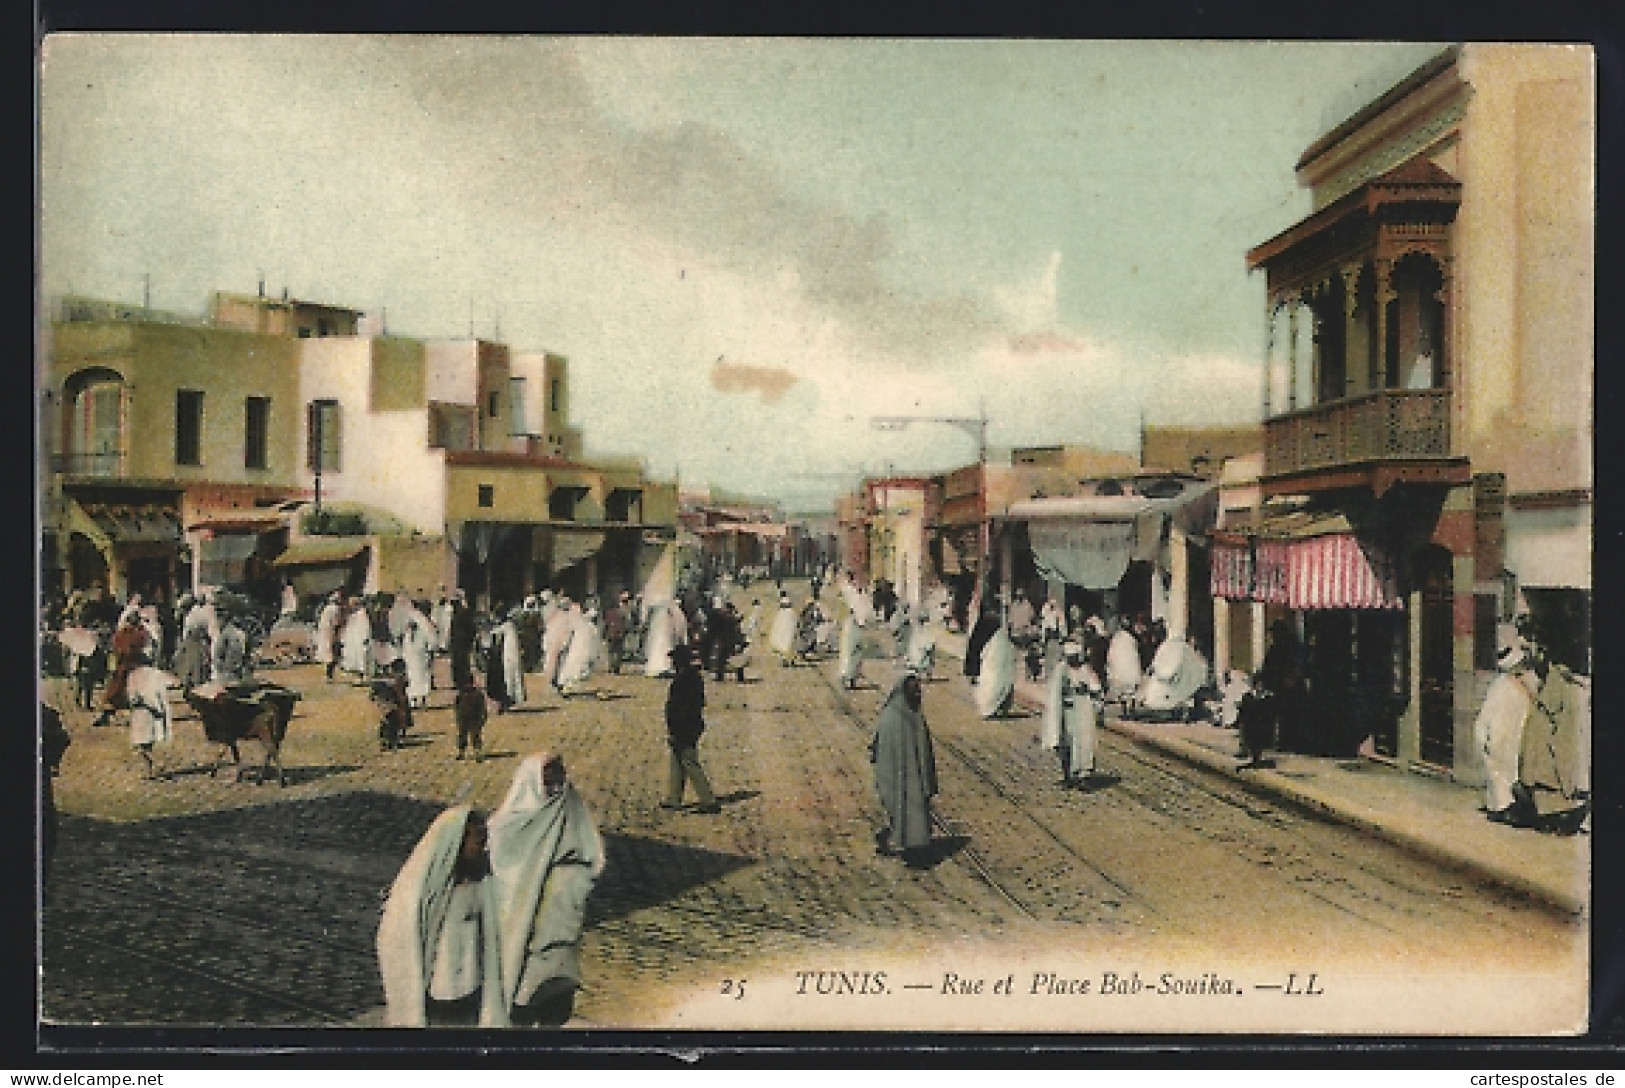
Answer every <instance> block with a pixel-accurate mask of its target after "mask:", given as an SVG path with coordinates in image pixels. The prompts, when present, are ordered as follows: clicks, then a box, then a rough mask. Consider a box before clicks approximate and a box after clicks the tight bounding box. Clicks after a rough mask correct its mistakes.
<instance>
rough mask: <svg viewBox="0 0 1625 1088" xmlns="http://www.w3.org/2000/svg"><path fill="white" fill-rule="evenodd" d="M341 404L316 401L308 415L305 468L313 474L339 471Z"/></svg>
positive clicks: (312, 403)
mask: <svg viewBox="0 0 1625 1088" xmlns="http://www.w3.org/2000/svg"><path fill="white" fill-rule="evenodd" d="M340 438H341V435H340V420H339V402H338V401H336V400H314V401H311V402H310V406H309V408H308V410H307V413H306V421H305V439H306V441H305V467H306V468H308V469H310V470H311V471H312V472H337V471H339V451H340V450H341V448H342V445H341V441H340Z"/></svg>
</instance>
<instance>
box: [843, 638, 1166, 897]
mask: <svg viewBox="0 0 1625 1088" xmlns="http://www.w3.org/2000/svg"><path fill="white" fill-rule="evenodd" d="M817 671H818V676H819V679H820V680H822V681H823V683H824V685H825V687H826V688H827V689H828V690H829V693H830V696H831V701H832V702H833V704H834V705H835V707H836V708H837V710H839V712H840V714H841V716H842V718H843V719H845V720H846V722H847V723H848V724H849V725H851V726H852V727H853V728H855V729H857V730H858V731H859V732H860V733H866V732H867V731H868V729H869V726H868V724H867V723H866V722H864V721H863V720H862V719H861V718H860V717H859V716H858V714H857V711H856V710H855V709H854V708H853V707H852V704H851V700H850V699H848V698H846V696H845V693H844V692H842V691H841V689H840V688H839V687H838V686H837V685H836V684H835V683H833V682H832V681H831V680H830V677H829V675H828V674H827V673H826V672H825V671H824V670H823V669H822V668H820V669H818V670H817ZM931 740H932V747H933V748H935V749H937V750H939V751H944V752H946V753H947V754H948V755H949V756H951V757H952V758H953V759H954V760H955V762H957V763H958V764H959V765H960V766H961V767H963V768H964V769H965V770H966V771H967V772H968V773H970V774H971V776H972V777H974V778H975V779H976V780H977V781H978V782H979V783H981V784H982V785H983V786H985V787H987V789H988V790H989V791H991V792H992V793H993V794H994V795H995V796H996V797H997V798H998V799H999V800H1000V801H1001V802H1003V803H1005V804H1006V805H1008V806H1009V807H1010V809H1011V810H1012V811H1013V812H1015V813H1018V814H1020V816H1022V817H1023V818H1024V819H1025V821H1026V822H1027V823H1028V824H1030V825H1031V826H1032V827H1034V828H1036V829H1037V830H1038V831H1039V832H1040V833H1042V835H1043V836H1044V838H1045V839H1047V840H1048V841H1049V842H1051V843H1052V844H1053V845H1054V846H1055V847H1057V848H1058V849H1060V850H1061V851H1062V852H1063V853H1064V854H1065V855H1066V856H1067V857H1068V858H1069V859H1071V860H1072V861H1075V862H1077V863H1078V864H1080V865H1082V866H1083V867H1084V868H1085V869H1087V870H1088V871H1089V872H1091V873H1093V874H1095V875H1096V876H1097V877H1099V878H1100V879H1101V880H1102V881H1103V882H1105V884H1107V885H1108V886H1109V887H1111V888H1112V889H1113V890H1114V891H1116V892H1117V893H1118V894H1119V895H1121V896H1122V897H1123V898H1124V900H1126V901H1131V902H1134V903H1135V904H1137V905H1138V906H1139V907H1141V908H1142V909H1143V910H1145V911H1146V913H1148V914H1150V915H1153V916H1157V915H1160V914H1161V912H1160V911H1158V910H1157V908H1156V907H1155V906H1154V905H1153V904H1152V903H1151V902H1150V901H1149V900H1147V899H1146V898H1145V897H1144V896H1142V895H1140V894H1138V893H1136V892H1135V891H1134V890H1133V889H1132V888H1130V887H1129V886H1128V885H1127V884H1125V883H1124V882H1123V881H1122V880H1120V879H1118V878H1116V877H1114V876H1113V875H1112V874H1111V873H1108V872H1106V871H1105V870H1104V869H1102V868H1101V867H1100V866H1099V865H1098V864H1096V863H1095V862H1094V861H1093V860H1092V859H1090V858H1089V857H1087V856H1085V855H1084V854H1083V853H1081V852H1079V851H1078V850H1077V849H1076V848H1074V847H1073V846H1072V845H1071V844H1070V843H1068V842H1066V841H1065V840H1064V839H1063V838H1061V837H1060V836H1059V835H1057V834H1056V832H1055V830H1054V829H1053V828H1051V827H1050V826H1049V825H1048V824H1046V823H1045V822H1044V821H1043V820H1040V819H1039V818H1038V817H1037V816H1035V815H1034V814H1033V812H1032V811H1031V809H1029V808H1028V807H1027V806H1025V805H1023V804H1021V802H1020V799H1019V798H1016V797H1014V796H1013V795H1012V794H1011V793H1010V792H1009V791H1008V790H1006V789H1005V788H1004V787H1003V786H1002V785H1001V784H1000V783H999V782H998V781H996V780H995V779H994V777H993V776H992V775H991V774H990V773H989V772H988V770H987V769H986V768H985V767H984V766H982V764H981V763H980V762H979V761H978V760H977V759H976V758H975V757H974V756H972V755H971V754H970V753H969V752H967V751H966V750H965V749H964V748H963V746H961V745H960V744H959V743H958V742H956V741H954V740H953V739H952V738H949V737H946V736H941V735H939V734H937V733H933V734H932V738H931ZM931 822H932V826H933V827H935V828H936V829H937V831H938V832H939V833H941V834H942V835H943V836H945V837H952V838H958V837H960V834H959V829H958V828H956V827H955V826H954V825H953V824H951V823H949V822H948V820H947V819H946V818H944V817H943V816H942V814H941V813H940V812H938V811H937V810H936V808H935V807H934V806H933V807H932V809H931ZM953 858H954V859H955V860H959V861H961V862H962V863H963V864H964V865H965V867H966V868H968V869H969V870H970V871H971V872H972V873H973V874H974V875H975V876H976V877H977V879H979V880H980V881H981V882H982V883H983V884H985V885H986V886H987V887H988V888H989V889H991V890H992V891H993V892H994V893H995V894H997V895H998V896H999V897H1000V898H1002V899H1003V900H1004V901H1005V902H1007V903H1008V904H1009V905H1010V906H1011V907H1013V908H1014V909H1015V910H1016V911H1017V912H1018V913H1020V914H1021V915H1022V916H1023V917H1025V918H1027V919H1029V920H1033V921H1039V920H1044V919H1045V917H1046V915H1045V913H1043V912H1041V911H1039V910H1036V909H1034V908H1033V907H1032V906H1030V905H1029V904H1028V903H1026V902H1025V901H1024V900H1023V899H1022V898H1021V897H1020V896H1019V895H1018V894H1016V893H1015V892H1014V891H1012V890H1011V889H1010V888H1009V887H1008V886H1007V885H1006V883H1005V882H1004V881H1003V880H1001V879H999V877H998V876H997V875H995V872H994V869H993V866H992V865H991V864H990V863H989V862H988V860H987V859H986V858H984V857H983V856H982V853H981V851H979V850H978V849H977V848H976V847H975V846H974V845H972V844H970V843H968V842H967V843H965V845H964V846H962V847H961V848H960V849H959V850H958V851H956V852H955V853H954V854H953Z"/></svg>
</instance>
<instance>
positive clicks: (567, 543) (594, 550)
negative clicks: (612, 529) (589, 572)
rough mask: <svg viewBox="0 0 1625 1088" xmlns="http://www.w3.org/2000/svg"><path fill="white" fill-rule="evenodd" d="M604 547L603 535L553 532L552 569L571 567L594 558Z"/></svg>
mask: <svg viewBox="0 0 1625 1088" xmlns="http://www.w3.org/2000/svg"><path fill="white" fill-rule="evenodd" d="M603 547H604V534H603V533H594V532H555V533H554V534H553V569H554V570H555V571H559V570H563V569H564V568H565V567H573V566H575V565H576V564H577V563H580V562H583V561H584V560H587V559H589V558H591V557H592V556H595V555H597V554H598V553H599V551H600V550H602V548H603Z"/></svg>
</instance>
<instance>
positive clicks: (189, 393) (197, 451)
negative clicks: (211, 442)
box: [175, 389, 203, 465]
mask: <svg viewBox="0 0 1625 1088" xmlns="http://www.w3.org/2000/svg"><path fill="white" fill-rule="evenodd" d="M175 463H176V464H177V465H201V464H202V463H203V393H202V392H201V391H200V390H197V389H180V390H177V391H176V392H175Z"/></svg>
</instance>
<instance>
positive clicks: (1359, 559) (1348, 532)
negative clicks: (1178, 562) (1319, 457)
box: [1210, 511, 1404, 609]
mask: <svg viewBox="0 0 1625 1088" xmlns="http://www.w3.org/2000/svg"><path fill="white" fill-rule="evenodd" d="M1210 562H1211V564H1212V567H1211V576H1210V586H1211V588H1212V590H1213V594H1214V595H1215V596H1219V597H1226V598H1229V599H1231V600H1253V601H1262V602H1264V603H1265V604H1282V605H1286V606H1287V607H1288V608H1295V609H1326V608H1399V607H1401V606H1402V605H1403V603H1404V601H1403V598H1402V597H1401V596H1400V591H1399V578H1398V575H1397V574H1396V572H1395V570H1394V566H1393V563H1392V562H1391V561H1390V560H1389V559H1388V557H1386V556H1385V555H1383V554H1382V553H1380V552H1379V551H1377V550H1376V549H1374V548H1372V547H1369V546H1368V545H1365V544H1362V543H1361V541H1360V540H1359V538H1358V537H1356V536H1355V535H1354V532H1353V530H1352V528H1351V526H1350V525H1349V522H1348V519H1347V518H1346V517H1344V516H1343V515H1342V514H1325V513H1308V512H1302V511H1299V512H1294V513H1290V514H1282V515H1279V516H1277V517H1273V518H1266V519H1265V520H1264V521H1263V522H1262V523H1260V524H1259V525H1258V527H1257V529H1256V535H1255V536H1253V537H1252V539H1251V540H1250V542H1249V543H1245V544H1233V543H1216V544H1215V545H1214V547H1213V549H1212V551H1211V553H1210Z"/></svg>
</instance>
